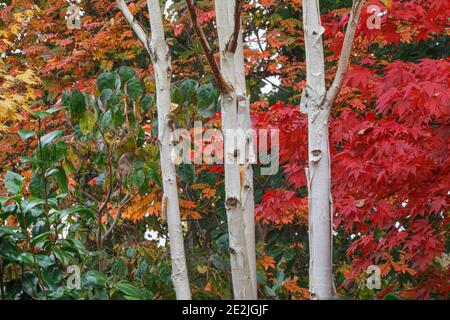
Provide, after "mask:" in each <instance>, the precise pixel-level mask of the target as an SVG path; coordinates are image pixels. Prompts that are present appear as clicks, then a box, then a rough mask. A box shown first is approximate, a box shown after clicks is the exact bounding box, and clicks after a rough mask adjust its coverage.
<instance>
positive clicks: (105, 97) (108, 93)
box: [100, 88, 113, 106]
mask: <svg viewBox="0 0 450 320" xmlns="http://www.w3.org/2000/svg"><path fill="white" fill-rule="evenodd" d="M112 95H113V91H112V90H111V89H109V88H107V89H105V90H102V93H101V94H100V100H101V102H102V104H103V105H104V106H107V105H108V101H109V100H110V99H111V97H112Z"/></svg>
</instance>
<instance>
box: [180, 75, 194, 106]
mask: <svg viewBox="0 0 450 320" xmlns="http://www.w3.org/2000/svg"><path fill="white" fill-rule="evenodd" d="M197 88H198V82H197V81H196V80H194V79H186V80H184V81H183V82H181V85H180V92H181V94H182V95H183V96H184V98H185V99H188V100H189V101H191V100H190V99H191V98H192V97H193V96H194V95H195V91H196V90H197Z"/></svg>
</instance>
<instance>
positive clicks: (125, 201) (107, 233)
mask: <svg viewBox="0 0 450 320" xmlns="http://www.w3.org/2000/svg"><path fill="white" fill-rule="evenodd" d="M132 198H134V196H133V197H130V194H129V193H127V194H126V195H125V197H124V198H123V199H122V201H121V202H120V204H119V208H118V209H117V214H116V216H115V217H114V221H113V223H112V224H111V226H110V227H109V229H108V230H106V232H105V233H104V234H103V235H102V236H101V242H102V243H103V242H104V241H105V239H106V238H107V237H108V236H109V234H110V233H111V232H112V231H113V230H114V228H115V227H116V225H117V222H118V221H119V219H120V217H121V216H122V211H123V208H124V207H125V205H126V204H127V203H128V202H129V201H130V200H131V199H132Z"/></svg>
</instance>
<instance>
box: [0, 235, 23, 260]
mask: <svg viewBox="0 0 450 320" xmlns="http://www.w3.org/2000/svg"><path fill="white" fill-rule="evenodd" d="M19 255H20V251H19V249H17V247H16V246H15V245H13V244H12V243H11V242H9V241H8V240H6V239H5V238H3V237H1V238H0V256H1V257H4V258H5V259H8V260H10V261H17V260H18V257H19Z"/></svg>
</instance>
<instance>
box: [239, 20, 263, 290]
mask: <svg viewBox="0 0 450 320" xmlns="http://www.w3.org/2000/svg"><path fill="white" fill-rule="evenodd" d="M234 63H235V65H234V66H235V75H236V83H235V88H236V94H237V96H238V97H241V99H238V111H237V117H238V128H243V129H244V131H245V133H246V137H245V139H246V145H245V152H246V155H245V162H246V163H249V165H246V166H244V167H243V170H244V181H243V186H242V185H241V188H242V192H241V194H242V199H241V203H242V209H243V211H244V212H243V214H244V225H245V242H246V245H247V255H248V264H249V269H250V278H251V280H252V289H253V295H254V297H253V298H254V299H257V297H258V283H257V279H256V243H255V241H256V239H255V199H254V196H253V169H252V166H251V163H250V162H251V161H252V159H250V157H249V155H250V154H249V153H250V149H249V148H253V145H252V144H251V142H252V141H253V137H252V136H251V129H252V121H251V118H250V96H248V95H247V87H246V83H245V63H244V46H243V40H242V28H241V31H240V32H239V37H238V41H237V47H236V52H235V54H234ZM253 143H254V141H253Z"/></svg>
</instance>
